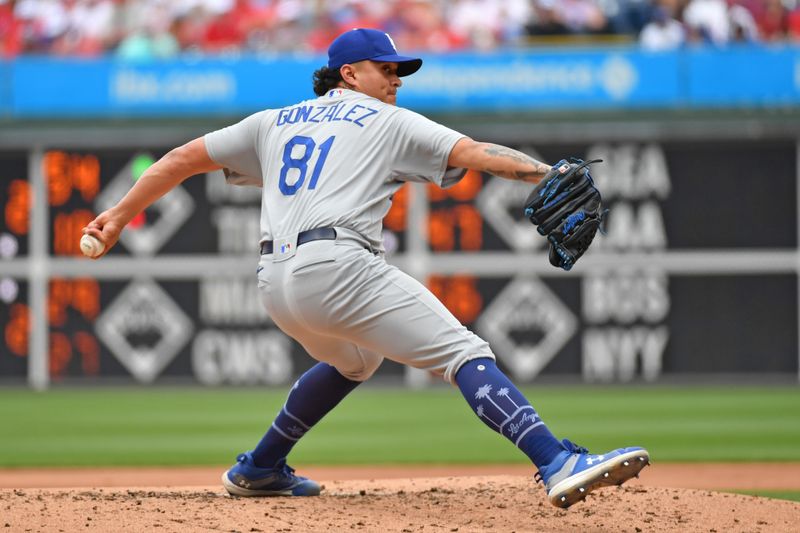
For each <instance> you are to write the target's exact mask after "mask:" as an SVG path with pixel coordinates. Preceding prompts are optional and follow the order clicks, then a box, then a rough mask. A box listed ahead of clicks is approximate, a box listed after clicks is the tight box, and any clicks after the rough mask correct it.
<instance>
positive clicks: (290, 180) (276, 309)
mask: <svg viewBox="0 0 800 533" xmlns="http://www.w3.org/2000/svg"><path fill="white" fill-rule="evenodd" d="M462 137H463V135H461V134H459V133H457V132H455V131H453V130H451V129H448V128H446V127H444V126H441V125H439V124H437V123H435V122H432V121H430V120H428V119H427V118H425V117H423V116H421V115H418V114H416V113H414V112H411V111H409V110H407V109H402V108H398V107H395V106H391V105H388V104H384V103H383V102H381V101H380V100H377V99H375V98H372V97H369V96H366V95H363V94H361V93H358V92H354V91H349V90H345V89H333V90H331V91H328V93H327V94H326V95H325V96H322V97H320V98H318V99H316V100H308V101H304V102H301V103H299V104H297V105H294V106H291V107H286V108H283V109H277V110H267V111H263V112H261V113H256V114H255V115H252V116H250V117H248V118H246V119H244V120H243V121H242V122H240V123H238V124H235V125H233V126H230V127H228V128H225V129H222V130H218V131H215V132H212V133H209V134H208V135H206V137H205V144H206V149H207V150H208V153H209V155H210V156H211V158H212V159H213V160H214V161H216V162H217V163H218V164H220V165H223V166H225V167H226V168H227V171H226V176H227V177H228V181H230V182H233V183H237V184H253V185H260V186H262V187H263V194H262V205H261V209H262V213H261V232H262V235H261V239H262V241H264V240H270V241H273V250H274V252H273V253H271V254H264V255H262V256H261V260H260V262H259V273H258V286H259V290H260V292H261V296H262V300H263V302H264V305H265V307H266V309H267V312H268V313H269V315H270V317H271V318H272V319H273V320H274V321H275V323H276V324H277V325H278V327H280V328H281V329H282V330H283V331H284V332H285V333H287V334H288V335H290V336H291V337H293V338H294V339H296V340H297V341H298V342H300V344H302V345H303V347H304V348H305V349H306V351H307V352H308V353H309V354H310V355H311V356H312V357H314V358H315V359H317V360H319V361H324V362H327V363H329V364H331V365H333V366H335V367H336V369H337V370H338V371H339V372H340V373H341V374H342V375H343V376H345V377H346V378H348V379H351V380H354V381H363V380H365V379H367V378H369V377H370V376H371V375H372V374H373V373H374V372H375V370H376V369H377V368H378V367H379V366H380V364H381V362H382V361H383V359H384V357H387V358H389V359H392V360H394V361H397V362H400V363H403V364H407V365H411V366H414V367H416V368H422V369H425V370H428V371H430V372H433V373H436V374H439V375H442V376H443V377H444V378H445V379H446V380H448V381H452V380H453V379H454V376H455V373H456V371H457V370H458V368H460V366H461V365H462V364H463V363H464V362H466V361H468V360H470V359H474V358H479V357H490V358H493V357H494V355H493V354H492V353H491V350H490V349H489V346H488V344H487V343H486V342H485V341H484V340H483V339H481V338H479V337H478V336H477V335H475V334H474V333H472V332H471V331H469V330H468V329H467V328H465V327H464V326H463V325H462V324H461V323H459V321H458V320H457V319H456V318H455V317H454V316H453V315H452V313H450V311H448V310H447V308H446V307H445V306H444V305H443V304H442V303H441V302H440V301H439V300H437V299H436V297H435V296H434V295H433V294H431V292H430V291H429V290H428V289H427V288H426V287H425V286H424V285H422V284H421V283H419V282H418V281H417V280H415V279H414V278H412V277H411V276H409V275H408V274H406V273H404V272H402V271H400V270H399V269H397V268H396V267H394V266H392V265H389V264H388V263H386V261H384V259H383V257H382V255H381V254H376V253H375V252H379V251H381V250H383V246H382V244H381V224H382V219H383V217H384V216H385V215H386V213H387V211H388V210H389V207H390V204H391V196H392V194H394V193H395V191H397V189H398V188H399V187H401V186H402V185H403V182H405V181H430V182H433V183H436V184H437V185H440V186H448V185H451V184H452V183H455V182H457V181H458V180H459V179H460V178H461V177H462V176H463V174H464V173H463V172H462V171H461V170H460V169H454V171H453V170H451V171H448V169H447V160H448V158H449V155H450V151H451V150H452V148H453V146H454V145H455V143H456V142H457V141H458V140H459V139H460V138H462ZM324 227H335V228H336V230H337V237H336V240H335V241H332V240H316V241H311V242H307V243H305V244H303V245H302V246H298V244H297V234H298V233H299V232H301V231H305V230H309V229H315V228H324Z"/></svg>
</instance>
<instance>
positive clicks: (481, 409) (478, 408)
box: [475, 404, 500, 429]
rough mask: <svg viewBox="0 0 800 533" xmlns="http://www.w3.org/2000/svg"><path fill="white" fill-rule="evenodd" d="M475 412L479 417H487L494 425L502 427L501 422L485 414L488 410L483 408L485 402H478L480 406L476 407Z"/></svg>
mask: <svg viewBox="0 0 800 533" xmlns="http://www.w3.org/2000/svg"><path fill="white" fill-rule="evenodd" d="M475 412H476V413H477V414H478V418H485V419H486V420H487V421H488V422H490V423H491V424H492V425H493V426H494V427H496V428H497V429H500V424H498V423H497V422H495V421H494V420H492V419H491V418H489V417H488V416H486V417H485V416H483V415H484V414H486V412H485V411H484V410H483V404H478V407H477V408H475Z"/></svg>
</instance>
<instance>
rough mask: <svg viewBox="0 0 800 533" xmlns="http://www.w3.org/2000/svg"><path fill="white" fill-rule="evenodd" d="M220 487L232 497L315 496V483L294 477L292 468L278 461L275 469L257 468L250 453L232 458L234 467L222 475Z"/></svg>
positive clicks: (284, 462)
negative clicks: (234, 459)
mask: <svg viewBox="0 0 800 533" xmlns="http://www.w3.org/2000/svg"><path fill="white" fill-rule="evenodd" d="M222 485H223V486H224V487H225V490H227V491H228V493H229V494H231V495H233V496H319V492H320V490H321V487H320V486H319V483H317V482H316V481H312V480H310V479H308V478H304V477H300V476H296V475H294V468H292V467H290V466H289V465H287V464H286V460H285V459H283V460H281V461H280V462H279V463H278V464H277V465H275V468H261V467H258V466H256V465H255V463H254V462H253V453H252V452H246V453H242V454H240V455H239V456H238V457H237V458H236V464H235V465H233V466H232V467H231V468H230V470H228V471H227V472H225V473H224V474H222Z"/></svg>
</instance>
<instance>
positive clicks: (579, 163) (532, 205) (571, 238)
mask: <svg viewBox="0 0 800 533" xmlns="http://www.w3.org/2000/svg"><path fill="white" fill-rule="evenodd" d="M601 162H602V159H596V160H594V161H583V160H581V159H575V158H570V160H569V161H567V160H565V159H562V160H561V161H559V162H558V163H556V164H555V165H553V168H552V169H551V170H550V172H548V173H547V175H546V176H545V177H544V179H542V181H541V182H539V184H538V185H536V188H535V189H534V190H533V192H531V194H530V195H529V196H528V199H527V200H525V216H526V217H528V219H530V221H531V222H532V223H533V224H534V225H535V226H536V229H537V231H538V232H539V233H540V234H542V235H545V236H546V237H547V241H548V242H549V243H550V264H552V265H553V266H556V267H560V268H563V269H564V270H570V269H571V268H572V267H573V265H574V264H575V262H576V261H577V260H578V259H579V258H580V257H581V256H582V255H583V254H584V252H586V250H587V249H588V248H589V245H590V244H592V240H593V239H594V236H595V235H596V234H597V230H598V229H601V224H602V223H603V221H604V219H605V217H606V215H607V214H608V210H607V209H605V210H604V209H603V207H602V199H601V197H600V191H598V190H597V188H596V187H595V186H594V180H592V176H591V175H589V165H590V164H592V163H601Z"/></svg>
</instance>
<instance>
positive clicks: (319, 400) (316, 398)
mask: <svg viewBox="0 0 800 533" xmlns="http://www.w3.org/2000/svg"><path fill="white" fill-rule="evenodd" d="M360 384H361V382H360V381H351V380H349V379H347V378H345V377H344V376H342V375H341V374H340V373H339V372H338V371H337V370H336V369H335V368H334V367H332V366H331V365H329V364H327V363H317V364H316V365H314V366H313V367H311V369H310V370H308V371H307V372H306V373H305V374H303V375H302V376H300V378H299V379H298V380H297V381H296V382H295V384H294V386H293V387H292V389H291V390H290V391H289V397H288V398H287V399H286V403H285V404H284V405H283V408H282V409H281V411H280V412H279V413H278V416H277V417H275V421H274V422H272V426H271V427H270V428H269V430H267V433H266V434H265V435H264V436H263V437H262V438H261V441H260V442H259V443H258V445H257V446H256V448H255V450H253V462H254V463H255V464H256V466H259V467H261V468H272V467H274V466H275V464H276V463H277V462H278V461H280V460H281V459H283V458H284V457H286V456H287V455H288V454H289V452H290V451H291V449H292V447H293V446H294V445H295V444H296V443H297V441H298V440H300V439H301V438H302V437H303V435H305V434H306V432H307V431H308V430H309V429H311V428H312V427H313V426H314V424H316V423H317V422H319V421H320V420H322V417H323V416H325V415H326V414H327V413H328V412H329V411H330V410H331V409H333V408H334V407H336V406H337V405H338V404H339V402H341V401H342V399H343V398H344V397H345V396H347V395H348V394H349V393H350V391H352V390H353V389H355V388H356V387H357V386H359V385H360Z"/></svg>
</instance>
